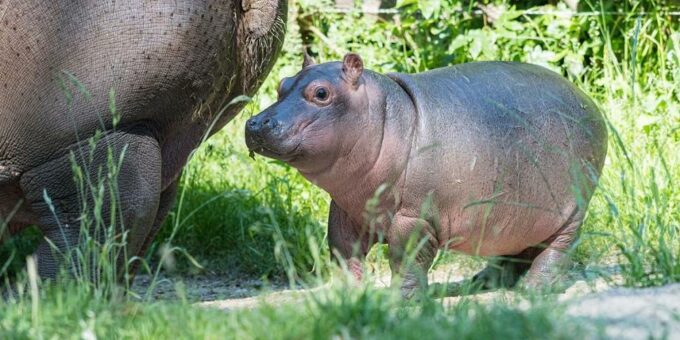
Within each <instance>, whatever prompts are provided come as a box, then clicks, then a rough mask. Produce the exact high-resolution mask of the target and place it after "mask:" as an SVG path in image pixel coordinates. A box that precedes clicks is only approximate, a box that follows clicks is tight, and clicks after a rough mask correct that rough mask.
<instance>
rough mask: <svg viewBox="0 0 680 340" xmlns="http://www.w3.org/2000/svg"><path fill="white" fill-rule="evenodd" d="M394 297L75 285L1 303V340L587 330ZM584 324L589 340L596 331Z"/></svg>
mask: <svg viewBox="0 0 680 340" xmlns="http://www.w3.org/2000/svg"><path fill="white" fill-rule="evenodd" d="M394 293H395V292H392V291H385V290H382V291H381V290H376V289H366V288H352V289H347V287H333V288H328V289H324V290H321V291H317V292H316V293H315V294H314V295H308V296H306V297H301V298H300V301H298V302H295V303H284V304H279V305H268V304H263V305H262V306H261V307H259V308H257V309H253V310H244V311H237V312H230V313H225V312H223V311H217V310H211V309H205V308H200V307H195V306H191V305H188V304H185V303H181V302H180V303H172V304H171V303H164V302H155V303H150V304H140V303H132V302H127V301H124V300H101V299H93V298H92V296H91V294H88V291H87V290H84V289H82V288H79V287H73V286H62V287H47V289H44V290H42V291H41V292H40V294H41V296H40V298H39V303H40V305H39V312H38V313H35V314H32V312H33V310H31V308H30V306H31V303H30V302H31V298H25V299H24V300H22V301H20V302H9V303H4V304H0V338H3V339H36V338H55V337H56V338H59V339H83V338H84V339H88V338H93V337H92V336H97V338H103V339H116V338H134V339H166V338H181V339H185V338H196V339H329V338H333V337H339V338H344V339H350V338H361V339H374V338H375V339H384V338H395V337H398V338H400V339H422V337H423V336H427V338H428V339H450V338H451V337H452V336H455V337H456V338H459V339H479V338H484V339H489V338H501V337H502V338H505V339H545V338H550V339H572V338H575V337H580V335H581V334H584V332H585V331H586V329H587V328H585V327H584V325H583V324H582V322H579V320H576V319H572V318H569V317H565V316H562V315H561V313H562V312H563V309H562V307H561V306H559V305H558V306H556V305H555V304H551V303H548V302H547V301H530V300H529V301H525V302H524V307H522V308H520V307H517V306H515V305H514V304H509V303H508V302H507V301H500V300H499V301H495V302H491V303H484V304H482V303H479V302H475V301H473V300H465V299H463V300H461V301H459V302H458V303H456V304H452V305H449V306H445V305H444V304H442V303H441V302H439V301H435V300H431V299H425V300H421V301H418V302H417V303H416V302H407V301H404V300H402V299H400V298H399V297H398V294H394ZM586 326H588V327H590V328H589V329H588V331H589V333H590V335H591V337H595V336H593V334H592V331H593V330H597V326H596V325H594V324H586ZM595 335H597V333H595Z"/></svg>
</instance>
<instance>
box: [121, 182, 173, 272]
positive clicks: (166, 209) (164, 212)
mask: <svg viewBox="0 0 680 340" xmlns="http://www.w3.org/2000/svg"><path fill="white" fill-rule="evenodd" d="M179 178H181V175H180V176H178V179H176V180H175V181H174V182H172V183H171V184H170V185H169V186H168V187H167V188H166V189H165V190H163V192H162V193H161V199H160V203H159V204H158V211H157V212H156V218H155V219H154V222H153V225H152V226H151V228H150V230H149V233H148V234H147V236H146V239H145V240H144V243H143V244H142V247H141V249H140V250H139V252H138V254H139V256H140V260H141V256H144V254H146V251H147V250H148V249H149V247H151V243H153V241H154V239H155V238H156V234H158V231H159V230H160V229H161V226H162V225H163V222H165V218H166V217H167V216H168V213H170V210H171V209H172V207H173V206H174V204H175V198H176V197H177V186H178V184H179V183H178V182H179ZM140 260H137V261H134V262H133V263H132V268H131V270H130V275H132V277H131V278H133V277H134V275H135V274H136V273H137V269H138V268H139V265H140V262H139V261H140Z"/></svg>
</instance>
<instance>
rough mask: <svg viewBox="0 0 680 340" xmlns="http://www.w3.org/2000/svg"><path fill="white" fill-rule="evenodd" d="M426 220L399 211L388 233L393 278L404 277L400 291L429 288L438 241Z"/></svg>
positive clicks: (404, 292)
mask: <svg viewBox="0 0 680 340" xmlns="http://www.w3.org/2000/svg"><path fill="white" fill-rule="evenodd" d="M432 231H433V229H432V227H431V225H430V223H428V222H427V221H426V220H424V219H421V218H415V217H406V216H403V215H397V216H395V218H394V222H393V223H392V227H391V228H390V230H389V231H388V233H387V243H388V246H389V259H390V269H391V270H392V280H393V282H394V278H395V276H400V277H401V280H402V281H401V293H402V295H403V296H404V297H411V296H413V294H414V293H415V292H416V290H418V289H422V290H423V291H424V290H425V289H427V271H428V270H429V269H430V266H432V262H433V261H434V257H435V255H436V254H437V241H436V238H435V237H434V233H433V232H432Z"/></svg>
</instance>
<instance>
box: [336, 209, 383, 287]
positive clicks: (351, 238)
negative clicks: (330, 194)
mask: <svg viewBox="0 0 680 340" xmlns="http://www.w3.org/2000/svg"><path fill="white" fill-rule="evenodd" d="M374 243H375V240H371V239H370V237H369V235H368V233H366V232H365V231H363V230H362V228H361V225H359V224H358V223H355V222H354V221H353V220H352V219H351V218H350V217H349V215H347V213H346V212H345V211H344V210H342V208H340V207H339V206H338V205H337V204H336V203H335V201H331V206H330V212H329V214H328V245H329V246H330V248H331V256H332V257H333V259H334V260H336V261H344V262H345V263H346V264H347V268H348V269H349V271H350V272H351V273H352V276H354V278H355V279H356V280H357V281H361V279H362V277H363V266H362V262H363V260H364V259H365V258H366V254H367V253H368V250H369V249H370V247H371V245H373V244H374Z"/></svg>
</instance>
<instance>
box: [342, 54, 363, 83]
mask: <svg viewBox="0 0 680 340" xmlns="http://www.w3.org/2000/svg"><path fill="white" fill-rule="evenodd" d="M363 72H364V62H363V61H362V60H361V57H360V56H359V55H358V54H355V53H347V54H345V58H343V59H342V78H343V79H345V81H347V82H348V83H350V84H351V85H352V86H355V87H356V86H357V84H358V83H359V78H361V74H362V73H363Z"/></svg>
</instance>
